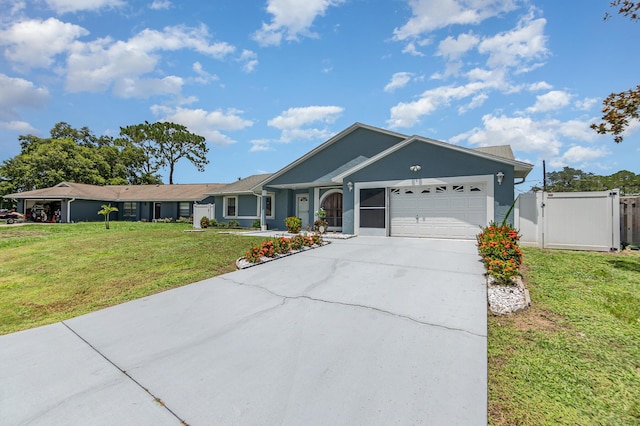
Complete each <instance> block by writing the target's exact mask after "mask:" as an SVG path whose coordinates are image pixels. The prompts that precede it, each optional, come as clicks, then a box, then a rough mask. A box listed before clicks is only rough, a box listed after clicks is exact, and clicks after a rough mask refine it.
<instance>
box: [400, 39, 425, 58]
mask: <svg viewBox="0 0 640 426" xmlns="http://www.w3.org/2000/svg"><path fill="white" fill-rule="evenodd" d="M402 53H408V54H409V55H411V56H424V53H422V52H420V51H419V50H418V49H417V48H416V45H415V43H413V42H410V43H407V45H406V46H405V47H404V49H402Z"/></svg>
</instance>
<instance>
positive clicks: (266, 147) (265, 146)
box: [249, 139, 273, 152]
mask: <svg viewBox="0 0 640 426" xmlns="http://www.w3.org/2000/svg"><path fill="white" fill-rule="evenodd" d="M272 150H273V148H272V147H271V141H270V140H269V139H253V140H252V141H251V149H249V152H263V151H272Z"/></svg>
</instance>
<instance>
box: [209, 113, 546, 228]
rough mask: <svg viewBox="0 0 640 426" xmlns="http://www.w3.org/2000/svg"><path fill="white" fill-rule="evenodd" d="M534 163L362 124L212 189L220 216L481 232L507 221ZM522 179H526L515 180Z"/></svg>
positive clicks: (277, 224)
mask: <svg viewBox="0 0 640 426" xmlns="http://www.w3.org/2000/svg"><path fill="white" fill-rule="evenodd" d="M532 169H533V165H531V164H528V163H524V162H521V161H516V160H515V159H514V157H513V153H512V151H511V148H510V147H509V146H498V147H484V148H478V149H468V148H463V147H460V146H456V145H451V144H448V143H445V142H440V141H436V140H433V139H429V138H425V137H421V136H407V135H403V134H400V133H395V132H391V131H388V130H384V129H380V128H376V127H372V126H368V125H364V124H360V123H355V124H354V125H352V126H350V127H349V128H347V129H345V130H343V131H342V132H340V133H339V134H337V135H336V136H334V137H332V138H331V139H329V140H328V141H326V142H324V143H323V144H321V145H320V146H318V147H317V148H315V149H313V150H312V151H310V152H309V153H307V154H306V155H304V156H302V157H300V158H299V159H297V160H295V161H294V162H292V163H291V164H289V165H287V166H286V167H284V168H283V169H281V170H279V171H278V172H276V173H273V174H270V175H256V176H251V177H249V178H246V179H242V180H240V181H238V182H235V183H233V184H230V185H227V186H225V187H221V188H218V189H216V190H214V191H212V192H210V193H209V194H210V195H211V196H213V197H214V198H215V206H216V220H218V221H228V220H231V219H234V220H237V221H238V222H240V224H241V225H242V226H250V225H251V223H252V222H253V221H255V220H256V219H260V220H261V223H262V226H263V228H269V229H283V228H284V219H285V218H286V217H287V216H298V217H300V218H301V219H302V223H303V229H304V228H307V227H312V226H313V222H314V220H315V219H316V217H315V213H316V211H317V210H318V209H320V208H321V207H322V208H323V209H324V210H325V211H326V213H327V218H326V219H327V221H328V222H329V230H330V231H331V230H335V231H341V232H343V233H348V234H357V235H379V236H420V237H435V238H474V237H475V235H476V234H477V233H478V231H479V228H480V227H481V226H484V225H487V224H488V223H489V222H491V221H496V222H501V221H502V219H503V218H504V216H505V214H506V213H507V211H508V209H509V207H510V205H511V204H512V202H513V199H514V185H515V184H516V183H522V182H524V179H525V178H526V176H527V175H528V174H529V172H530V171H531V170H532ZM516 179H518V180H519V181H518V182H516Z"/></svg>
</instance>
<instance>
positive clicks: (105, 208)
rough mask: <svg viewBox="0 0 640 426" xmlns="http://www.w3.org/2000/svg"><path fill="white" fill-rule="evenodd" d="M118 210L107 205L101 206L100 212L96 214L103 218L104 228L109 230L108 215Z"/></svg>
mask: <svg viewBox="0 0 640 426" xmlns="http://www.w3.org/2000/svg"><path fill="white" fill-rule="evenodd" d="M117 211H118V208H117V207H111V204H109V205H107V204H103V205H102V210H100V211H99V212H98V214H101V215H103V216H104V226H105V228H107V229H109V215H110V214H111V213H113V212H117Z"/></svg>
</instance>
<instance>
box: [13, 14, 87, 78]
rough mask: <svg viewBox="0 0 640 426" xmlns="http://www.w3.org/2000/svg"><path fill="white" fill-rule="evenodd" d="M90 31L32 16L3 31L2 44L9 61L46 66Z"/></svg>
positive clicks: (28, 65)
mask: <svg viewBox="0 0 640 426" xmlns="http://www.w3.org/2000/svg"><path fill="white" fill-rule="evenodd" d="M88 34H89V31H87V30H86V29H84V28H82V27H80V26H78V25H74V24H69V23H65V22H62V21H59V20H58V19H56V18H49V19H47V20H44V21H41V20H37V19H29V20H24V21H20V22H15V23H13V24H12V25H10V26H9V27H8V28H7V29H5V30H3V31H0V46H6V48H5V50H4V56H5V57H6V58H7V59H9V60H10V61H13V62H16V63H17V64H20V65H21V66H24V67H27V68H31V67H43V68H44V67H48V66H50V65H51V64H52V63H53V59H54V57H55V56H56V55H58V54H60V53H64V52H66V51H67V50H68V48H69V45H70V44H71V43H72V42H73V41H74V40H76V39H77V38H80V37H82V36H86V35H88Z"/></svg>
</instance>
